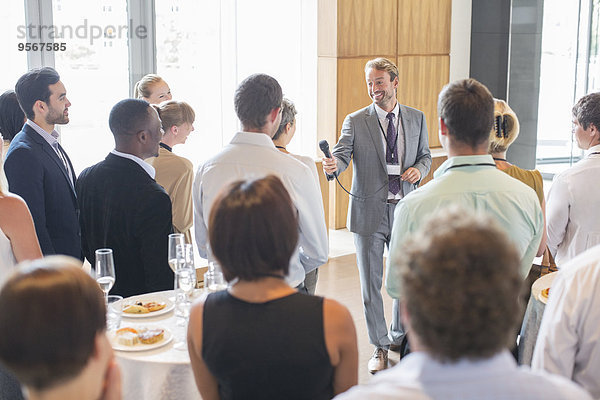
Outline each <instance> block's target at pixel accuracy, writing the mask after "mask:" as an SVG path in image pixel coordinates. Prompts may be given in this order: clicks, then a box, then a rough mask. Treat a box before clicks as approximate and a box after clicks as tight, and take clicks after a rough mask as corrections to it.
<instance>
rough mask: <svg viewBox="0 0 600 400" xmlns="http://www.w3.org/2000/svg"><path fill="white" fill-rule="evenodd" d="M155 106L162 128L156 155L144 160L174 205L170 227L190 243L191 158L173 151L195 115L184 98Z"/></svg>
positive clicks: (191, 220) (183, 140) (186, 132)
mask: <svg viewBox="0 0 600 400" xmlns="http://www.w3.org/2000/svg"><path fill="white" fill-rule="evenodd" d="M154 108H155V109H156V111H157V112H158V115H159V116H160V120H161V121H162V128H163V130H164V135H163V138H162V140H161V142H160V148H159V150H158V157H154V158H151V159H149V160H146V161H147V162H148V163H150V164H152V166H154V169H156V178H155V179H156V182H158V184H159V185H161V186H162V187H163V188H165V191H166V192H167V193H168V194H169V197H170V198H171V203H172V204H173V228H174V231H175V232H179V233H183V234H184V235H185V239H186V242H187V243H192V236H191V232H190V229H191V227H192V223H193V217H194V209H193V205H192V183H193V181H194V167H193V165H192V163H191V162H190V160H188V159H187V158H184V157H181V156H178V155H176V154H175V153H173V147H175V145H177V144H183V143H185V141H186V140H187V137H188V136H189V134H190V133H191V132H192V131H193V130H194V125H193V124H194V120H195V119H196V114H195V113H194V110H193V109H192V107H190V105H189V104H187V103H185V102H183V101H175V100H171V101H166V102H163V103H161V104H160V105H158V106H157V105H155V106H154Z"/></svg>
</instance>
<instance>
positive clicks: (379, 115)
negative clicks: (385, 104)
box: [373, 100, 400, 121]
mask: <svg viewBox="0 0 600 400" xmlns="http://www.w3.org/2000/svg"><path fill="white" fill-rule="evenodd" d="M373 105H374V106H375V111H376V112H377V118H379V119H380V120H384V119H386V118H387V115H388V112H387V111H385V110H384V109H383V108H381V107H379V106H378V105H377V104H375V103H373ZM392 112H393V113H394V118H396V121H397V120H398V119H397V118H398V114H399V112H400V103H399V102H398V101H397V100H396V106H395V107H394V109H393V110H392Z"/></svg>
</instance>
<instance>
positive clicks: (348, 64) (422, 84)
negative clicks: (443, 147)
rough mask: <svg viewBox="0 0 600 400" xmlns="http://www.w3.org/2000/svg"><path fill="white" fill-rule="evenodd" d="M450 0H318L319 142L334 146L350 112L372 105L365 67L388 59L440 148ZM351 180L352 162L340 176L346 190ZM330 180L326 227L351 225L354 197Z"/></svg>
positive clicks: (401, 96) (405, 98) (405, 99)
mask: <svg viewBox="0 0 600 400" xmlns="http://www.w3.org/2000/svg"><path fill="white" fill-rule="evenodd" d="M451 6H452V3H451V0H319V8H318V13H319V14H318V64H317V66H318V81H317V87H318V100H317V101H318V104H317V127H318V132H317V136H318V139H319V140H321V139H326V140H327V141H328V142H329V144H330V146H331V147H333V145H334V144H335V143H336V142H337V139H338V138H339V134H340V130H341V127H342V122H343V120H344V118H345V117H346V115H348V114H349V113H351V112H354V111H356V110H358V109H360V108H363V107H365V106H367V105H369V104H370V103H371V99H370V98H369V96H368V94H367V88H366V84H365V76H364V66H365V63H366V62H367V61H368V60H370V59H372V58H376V57H386V58H388V59H390V60H392V61H394V62H396V63H397V65H398V69H399V73H400V76H399V80H400V85H399V88H398V100H399V101H400V102H401V103H402V104H406V105H408V106H411V107H415V108H417V109H419V110H421V111H423V112H424V113H425V116H426V119H427V126H428V129H429V143H430V147H432V148H436V147H440V143H439V140H438V135H437V129H438V127H437V125H438V124H437V111H436V109H437V95H438V93H439V91H440V89H441V88H442V87H443V85H444V84H446V83H447V82H448V74H449V64H450V55H449V54H450V17H451ZM438 153H439V152H438ZM438 161H439V160H438ZM436 163H438V164H439V162H436ZM351 178H352V171H351V166H350V167H349V168H348V170H347V171H346V172H344V173H343V174H342V175H340V181H341V182H342V183H343V184H344V186H345V187H346V188H348V189H349V190H350V185H351ZM332 185H334V183H329V189H330V190H329V227H330V228H334V229H339V228H343V227H345V226H346V215H347V210H348V200H349V199H348V195H347V194H346V193H345V192H343V190H342V189H341V188H339V186H338V185H337V184H336V185H335V186H333V187H332Z"/></svg>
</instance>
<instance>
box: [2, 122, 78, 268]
mask: <svg viewBox="0 0 600 400" xmlns="http://www.w3.org/2000/svg"><path fill="white" fill-rule="evenodd" d="M65 155H66V153H65ZM67 162H68V163H69V166H70V168H71V171H73V166H72V165H71V161H70V160H69V158H68V157H67ZM4 171H5V172H6V176H7V178H8V184H9V189H10V191H11V192H12V193H15V194H18V195H19V196H21V197H22V198H23V199H24V200H25V202H26V203H27V206H28V207H29V210H30V211H31V215H32V216H33V222H34V223H35V231H36V233H37V237H38V240H39V242H40V246H41V248H42V253H44V255H48V254H66V255H69V256H72V257H76V258H79V259H81V258H82V257H81V238H80V236H79V222H78V209H77V199H76V197H75V191H74V189H73V187H72V186H71V181H70V180H69V177H68V175H67V170H66V168H65V166H64V164H63V162H62V161H61V159H60V158H59V157H58V155H57V154H56V152H55V151H54V149H53V148H52V146H50V145H49V144H48V142H46V140H45V139H44V138H43V137H41V136H40V134H39V133H37V132H36V131H35V130H34V129H33V128H32V127H30V126H29V125H27V124H25V125H24V126H23V130H21V132H19V133H18V134H17V136H15V137H14V139H13V140H12V142H11V143H10V146H9V148H8V152H7V153H6V160H5V161H4ZM72 178H73V182H76V177H75V176H74V175H73V176H72Z"/></svg>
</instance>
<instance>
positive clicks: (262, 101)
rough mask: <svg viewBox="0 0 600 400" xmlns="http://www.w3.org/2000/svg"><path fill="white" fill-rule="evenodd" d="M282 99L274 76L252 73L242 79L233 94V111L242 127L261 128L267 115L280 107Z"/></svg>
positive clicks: (245, 128)
mask: <svg viewBox="0 0 600 400" xmlns="http://www.w3.org/2000/svg"><path fill="white" fill-rule="evenodd" d="M282 100H283V92H282V90H281V86H280V85H279V83H278V82H277V80H275V78H273V77H271V76H269V75H266V74H254V75H250V76H249V77H247V78H246V79H244V80H243V81H242V83H240V85H239V86H238V88H237V89H236V91H235V96H234V105H235V112H236V114H237V116H238V118H239V120H240V122H241V124H242V127H243V129H244V130H250V129H252V130H258V129H261V128H263V127H264V126H265V124H266V123H267V116H268V115H269V114H270V113H271V112H272V111H273V110H274V109H276V108H279V107H281V101H282ZM278 126H279V125H278ZM278 126H277V127H275V129H277V128H278Z"/></svg>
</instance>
